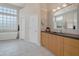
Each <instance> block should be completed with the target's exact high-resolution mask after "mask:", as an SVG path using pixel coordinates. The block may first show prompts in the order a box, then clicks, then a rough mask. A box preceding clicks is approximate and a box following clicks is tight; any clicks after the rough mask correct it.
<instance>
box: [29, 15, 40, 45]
mask: <svg viewBox="0 0 79 59" xmlns="http://www.w3.org/2000/svg"><path fill="white" fill-rule="evenodd" d="M39 25H40V24H39V17H38V15H31V16H30V19H29V36H30V42H32V43H35V44H37V45H39V44H40V43H39V42H40V40H39V37H40V36H39V34H40V33H39V31H40V29H39Z"/></svg>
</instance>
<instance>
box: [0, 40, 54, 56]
mask: <svg viewBox="0 0 79 59" xmlns="http://www.w3.org/2000/svg"><path fill="white" fill-rule="evenodd" d="M0 56H54V54H52V53H51V52H50V51H48V50H47V49H46V48H44V47H40V46H37V45H35V44H33V43H30V42H26V41H24V40H19V39H14V40H0Z"/></svg>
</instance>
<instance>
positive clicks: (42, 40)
mask: <svg viewBox="0 0 79 59" xmlns="http://www.w3.org/2000/svg"><path fill="white" fill-rule="evenodd" d="M45 39H46V36H45V33H41V44H42V46H45V44H46V41H45Z"/></svg>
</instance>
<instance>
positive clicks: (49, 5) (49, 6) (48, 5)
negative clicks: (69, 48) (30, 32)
mask: <svg viewBox="0 0 79 59" xmlns="http://www.w3.org/2000/svg"><path fill="white" fill-rule="evenodd" d="M10 4H12V5H15V6H18V7H20V8H23V7H25V5H26V4H27V3H10ZM40 4H41V5H45V6H47V7H48V9H50V8H52V9H54V8H56V7H57V6H58V7H61V6H62V4H63V3H40Z"/></svg>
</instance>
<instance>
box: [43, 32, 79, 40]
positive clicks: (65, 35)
mask: <svg viewBox="0 0 79 59" xmlns="http://www.w3.org/2000/svg"><path fill="white" fill-rule="evenodd" d="M42 32H45V33H49V34H54V35H58V36H63V37H69V38H73V39H77V40H79V35H75V34H69V33H60V32H46V31H42Z"/></svg>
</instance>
